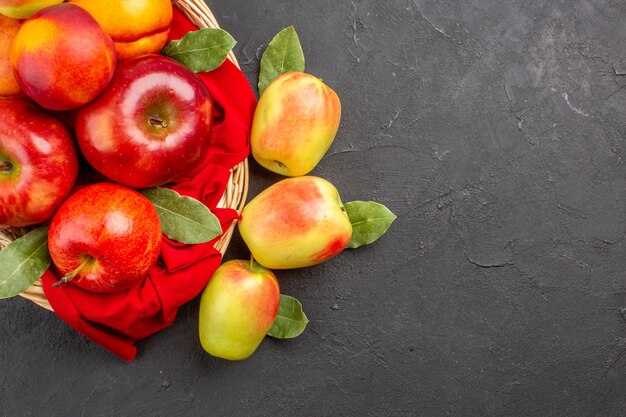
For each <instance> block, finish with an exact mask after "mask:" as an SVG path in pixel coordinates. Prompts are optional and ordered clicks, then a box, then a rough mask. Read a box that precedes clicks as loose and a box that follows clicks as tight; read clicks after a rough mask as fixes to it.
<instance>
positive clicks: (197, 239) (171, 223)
mask: <svg viewBox="0 0 626 417" xmlns="http://www.w3.org/2000/svg"><path fill="white" fill-rule="evenodd" d="M141 193H142V194H143V195H144V196H146V197H147V198H148V200H150V201H151V202H152V204H153V205H154V207H155V208H156V211H157V214H158V215H159V221H160V222H161V230H162V231H163V234H164V235H165V236H167V237H169V238H170V239H172V240H175V241H176V242H181V243H187V244H196V243H204V242H208V241H210V240H212V239H214V238H216V237H218V236H219V235H221V234H222V226H221V225H220V222H219V220H218V219H217V217H215V215H214V214H213V213H211V210H209V208H208V207H207V206H205V205H204V204H202V203H201V202H200V201H198V200H196V199H194V198H191V197H187V196H181V195H180V194H178V193H177V192H176V191H174V190H170V189H167V188H161V187H155V188H148V189H145V190H141Z"/></svg>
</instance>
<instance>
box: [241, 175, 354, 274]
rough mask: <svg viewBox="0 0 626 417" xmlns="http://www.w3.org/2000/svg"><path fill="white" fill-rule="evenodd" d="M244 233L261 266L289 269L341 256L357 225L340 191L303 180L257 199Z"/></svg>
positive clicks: (246, 214)
mask: <svg viewBox="0 0 626 417" xmlns="http://www.w3.org/2000/svg"><path fill="white" fill-rule="evenodd" d="M239 232H240V234H241V237H242V238H243V240H244V241H245V242H246V244H247V245H248V248H249V249H250V252H252V255H253V256H254V259H256V260H257V262H259V263H260V264H261V265H263V266H265V267H266V268H271V269H289V268H302V267H306V266H310V265H315V264H317V263H320V262H323V261H326V260H328V259H330V258H332V257H333V256H335V255H337V254H339V253H340V252H341V251H342V250H343V249H344V248H345V247H346V246H347V245H348V243H349V242H350V237H351V236H352V224H351V223H350V219H349V218H348V215H347V213H346V211H345V209H344V207H343V204H342V202H341V198H340V197H339V192H338V191H337V189H336V188H335V186H334V185H332V184H331V183H330V182H328V181H327V180H325V179H323V178H319V177H314V176H303V177H294V178H287V179H284V180H282V181H279V182H277V183H276V184H274V185H271V186H270V187H268V188H267V189H265V190H264V191H262V192H261V193H260V194H259V195H257V196H256V197H255V198H254V199H252V200H251V201H250V202H249V203H248V204H247V205H246V207H244V209H243V211H242V213H241V220H240V221H239Z"/></svg>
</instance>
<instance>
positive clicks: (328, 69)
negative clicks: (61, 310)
mask: <svg viewBox="0 0 626 417" xmlns="http://www.w3.org/2000/svg"><path fill="white" fill-rule="evenodd" d="M210 6H211V8H212V9H213V11H214V12H215V14H216V16H217V18H218V20H219V22H220V23H221V25H222V26H223V27H224V28H225V29H227V30H228V31H229V32H230V33H231V34H232V35H233V36H234V37H235V38H236V39H237V40H238V44H237V46H236V48H235V52H236V55H237V56H238V58H239V60H240V62H241V64H242V67H243V70H244V72H245V74H246V75H247V77H248V79H249V80H250V82H251V83H252V84H253V85H256V79H257V74H258V64H259V57H260V54H261V53H262V51H263V50H264V48H265V46H266V45H267V43H268V41H269V40H270V39H271V38H272V37H273V36H274V34H276V33H277V32H278V31H279V30H280V29H282V28H284V27H286V26H288V25H291V24H293V25H295V27H296V30H297V31H298V33H299V35H300V39H301V42H302V44H303V47H304V50H305V55H306V58H307V71H308V72H310V73H312V74H315V75H317V76H319V77H321V78H323V79H324V81H325V82H326V83H327V84H328V85H329V86H331V87H333V88H334V89H335V90H336V91H337V93H338V94H339V96H340V97H341V99H342V102H343V110H344V114H343V120H342V125H341V129H340V131H339V134H338V136H337V138H336V140H335V142H334V144H333V145H332V147H331V149H330V151H329V153H328V154H327V155H326V157H325V158H324V159H323V161H322V162H321V163H320V165H319V166H318V167H317V168H316V169H315V171H314V172H313V174H315V175H319V176H322V177H325V178H327V179H329V180H330V181H331V182H333V183H334V184H335V185H336V186H337V188H338V189H339V190H340V192H341V194H342V197H343V199H344V201H351V200H357V199H359V200H375V201H379V202H381V203H383V204H385V205H387V206H388V207H389V208H390V209H392V210H393V211H394V212H395V213H396V214H397V215H398V220H397V221H396V222H395V223H394V225H393V226H392V228H391V229H390V231H389V233H388V234H387V235H386V236H384V238H382V239H381V240H380V241H378V242H377V243H375V244H373V245H371V246H368V247H365V248H361V249H358V250H354V251H349V252H348V251H346V252H344V253H342V254H341V255H340V256H339V257H337V258H335V259H333V260H331V261H329V262H327V263H325V264H322V265H319V266H315V267H310V268H307V269H301V270H293V271H283V272H279V273H278V276H279V279H280V283H281V286H282V290H283V292H285V293H288V294H292V295H294V296H296V297H298V298H299V299H300V300H301V301H302V302H303V304H304V308H305V311H306V312H307V313H308V316H309V318H310V325H309V327H308V329H307V330H306V332H305V333H304V334H303V335H302V336H301V337H300V338H298V339H294V340H291V341H275V340H266V341H264V342H263V344H262V345H261V347H260V348H259V350H258V351H257V352H256V353H255V354H254V355H253V356H252V357H251V358H250V359H248V360H246V361H243V362H237V363H229V362H225V361H222V360H218V359H215V358H211V357H209V356H208V355H207V354H205V353H204V351H203V350H202V348H201V346H200V344H199V342H198V339H197V324H198V318H197V314H198V300H197V299H196V300H195V301H193V302H191V303H190V304H188V305H187V306H185V307H184V308H182V309H181V311H180V313H179V316H178V318H177V320H176V322H175V323H174V325H173V326H172V327H170V328H168V329H166V330H164V331H162V332H160V333H159V334H157V335H155V336H153V337H150V338H149V339H147V340H145V341H143V342H141V343H140V344H139V349H140V353H139V355H138V357H137V359H136V360H135V361H134V362H132V363H131V364H125V363H123V362H121V361H120V360H118V359H117V358H116V357H114V356H113V355H111V354H110V353H108V352H106V351H105V350H103V349H102V348H100V347H98V346H97V345H94V344H93V343H91V342H90V341H88V340H86V339H85V338H84V337H83V336H81V335H79V334H77V333H76V332H75V331H74V330H73V329H71V328H70V327H68V326H67V325H66V324H65V323H63V322H61V321H60V320H59V319H58V318H57V317H55V316H54V315H53V314H51V313H49V312H47V311H45V310H43V309H41V308H39V307H36V306H35V305H34V304H31V303H29V302H28V301H26V300H24V299H21V298H15V299H11V300H2V302H0V383H1V389H0V415H2V416H22V415H32V416H200V415H202V416H205V415H206V416H208V415H211V416H236V415H238V416H270V415H278V416H376V417H381V416H393V417H398V416H448V415H454V416H604V417H611V416H624V415H626V258H625V250H626V243H625V241H624V236H625V228H626V174H625V169H626V164H625V162H624V160H623V159H624V157H625V155H626V87H625V86H626V76H625V75H624V74H626V25H625V22H626V3H624V1H623V0H543V1H527V0H524V1H512V0H506V1H502V0H466V1H457V0H386V1H374V0H363V1H360V0H354V1H344V0H341V1H336V0H332V1H331V0H318V1H304V0H298V1H286V0H266V1H248V0H228V1H226V0H215V1H212V2H210ZM251 178H252V180H251V181H252V184H251V192H250V196H253V195H255V194H256V193H258V192H259V191H260V190H262V189H263V188H264V187H266V186H268V185H270V184H271V183H273V182H275V181H276V180H277V179H278V177H277V176H274V175H273V174H270V173H268V172H266V171H264V170H263V169H261V168H260V167H259V166H258V165H256V164H254V163H253V164H252V166H251ZM227 257H228V258H247V257H248V252H247V250H246V248H245V246H244V245H243V243H242V242H241V240H240V238H239V236H238V235H236V236H235V237H234V239H233V242H232V244H231V246H230V249H229V252H228V254H227Z"/></svg>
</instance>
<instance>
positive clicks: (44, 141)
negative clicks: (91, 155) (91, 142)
mask: <svg viewBox="0 0 626 417" xmlns="http://www.w3.org/2000/svg"><path fill="white" fill-rule="evenodd" d="M0 114H1V115H2V117H0V229H3V228H8V227H23V226H28V225H32V224H37V223H42V222H44V221H46V220H48V219H50V218H51V217H52V215H53V214H54V212H55V211H56V210H57V208H58V207H59V206H60V205H61V203H62V202H63V200H65V198H66V197H67V196H68V194H69V193H70V191H71V190H72V188H73V186H74V182H75V181H76V177H77V175H78V157H77V155H76V149H75V147H74V141H73V140H72V138H71V136H70V134H69V132H68V131H67V130H66V129H65V127H63V125H62V124H61V122H59V121H58V120H56V119H55V118H54V117H52V116H51V115H49V114H48V113H46V112H45V111H44V110H42V109H40V108H39V107H37V106H36V105H35V104H33V103H31V102H28V101H25V100H19V99H3V100H0Z"/></svg>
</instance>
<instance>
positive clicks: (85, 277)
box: [48, 183, 161, 292]
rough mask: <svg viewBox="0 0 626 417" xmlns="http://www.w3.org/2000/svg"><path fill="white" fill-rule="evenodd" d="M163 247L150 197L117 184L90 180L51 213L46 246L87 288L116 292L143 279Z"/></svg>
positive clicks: (65, 271) (68, 278) (70, 278)
mask: <svg viewBox="0 0 626 417" xmlns="http://www.w3.org/2000/svg"><path fill="white" fill-rule="evenodd" d="M160 247H161V226H160V223H159V218H158V217H157V212H156V209H155V208H154V206H153V205H152V203H151V202H150V201H149V200H148V199H147V198H145V197H144V196H143V195H141V194H139V193H138V192H136V191H134V190H131V189H129V188H126V187H122V186H120V185H117V184H110V183H98V184H93V185H89V186H87V187H85V188H82V189H80V190H78V191H77V192H76V193H74V194H72V195H71V196H70V197H69V198H68V199H67V200H66V201H65V202H64V203H63V205H62V206H61V207H60V208H59V210H58V211H57V213H56V214H55V215H54V217H53V218H52V222H51V223H50V230H49V231H48V248H49V249H50V256H51V257H52V261H53V262H54V265H55V266H56V267H57V268H58V269H59V271H60V272H61V273H62V274H65V277H64V278H63V279H62V280H60V281H58V283H57V285H60V284H63V283H65V282H68V281H71V282H72V283H73V284H76V285H78V286H79V287H81V288H84V289H86V290H90V291H95V292H114V291H119V290H123V289H126V288H130V287H132V286H134V285H136V284H137V283H139V282H140V281H141V280H143V279H144V278H145V277H146V276H147V274H148V271H149V270H150V268H151V267H152V266H153V265H154V264H155V262H156V260H157V258H158V256H159V252H160Z"/></svg>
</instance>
